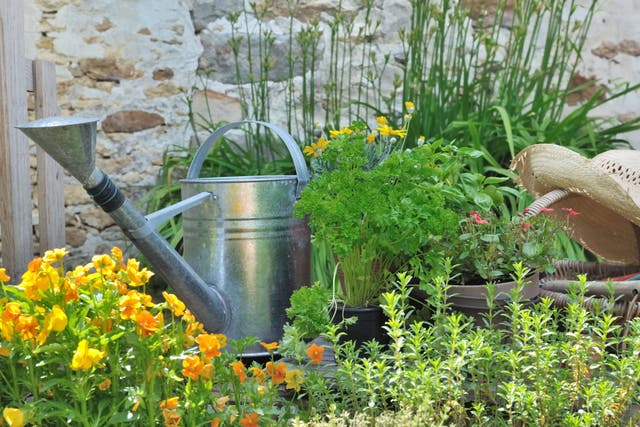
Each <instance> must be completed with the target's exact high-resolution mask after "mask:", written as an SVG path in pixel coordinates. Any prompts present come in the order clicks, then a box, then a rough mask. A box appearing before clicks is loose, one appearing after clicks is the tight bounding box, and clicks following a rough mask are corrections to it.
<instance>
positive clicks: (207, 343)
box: [196, 334, 227, 359]
mask: <svg viewBox="0 0 640 427" xmlns="http://www.w3.org/2000/svg"><path fill="white" fill-rule="evenodd" d="M196 342H197V343H198V345H199V348H200V352H201V353H202V354H203V355H204V356H205V357H206V358H208V359H211V358H213V357H218V356H220V354H222V353H220V349H221V348H222V347H224V346H225V345H226V344H227V337H225V336H224V335H222V334H200V335H198V336H197V337H196Z"/></svg>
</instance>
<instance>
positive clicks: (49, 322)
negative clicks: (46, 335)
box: [44, 305, 68, 332]
mask: <svg viewBox="0 0 640 427" xmlns="http://www.w3.org/2000/svg"><path fill="white" fill-rule="evenodd" d="M67 323H68V319H67V315H66V314H65V313H64V311H63V310H62V309H61V308H60V306H59V305H54V306H53V308H52V309H51V312H50V313H49V314H47V316H46V317H45V318H44V328H45V329H47V330H49V331H54V332H61V331H64V328H66V327H67Z"/></svg>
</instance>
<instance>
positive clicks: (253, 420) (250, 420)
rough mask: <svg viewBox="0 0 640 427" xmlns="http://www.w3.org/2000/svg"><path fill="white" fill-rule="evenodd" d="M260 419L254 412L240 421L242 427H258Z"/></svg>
mask: <svg viewBox="0 0 640 427" xmlns="http://www.w3.org/2000/svg"><path fill="white" fill-rule="evenodd" d="M258 419H259V416H258V414H257V413H256V412H252V413H250V414H248V413H247V414H244V416H243V417H242V418H241V419H240V426H241V427H258Z"/></svg>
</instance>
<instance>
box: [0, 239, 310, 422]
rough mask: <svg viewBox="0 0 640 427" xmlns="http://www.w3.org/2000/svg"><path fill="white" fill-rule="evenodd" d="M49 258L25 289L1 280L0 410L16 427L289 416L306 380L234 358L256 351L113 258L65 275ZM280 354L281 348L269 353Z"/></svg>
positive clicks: (60, 257) (279, 366) (37, 263)
mask: <svg viewBox="0 0 640 427" xmlns="http://www.w3.org/2000/svg"><path fill="white" fill-rule="evenodd" d="M66 253H67V252H66V250H64V249H55V250H52V251H48V252H46V253H45V254H44V256H43V257H42V258H36V259H34V260H33V261H31V263H30V264H29V266H28V270H27V271H26V272H25V273H24V275H23V276H22V280H21V281H20V283H19V284H18V285H17V286H12V285H8V284H7V282H9V280H10V278H9V277H7V275H6V273H5V270H4V269H0V281H2V285H1V292H2V298H1V299H0V408H2V416H3V419H4V421H5V422H7V423H8V424H9V425H11V426H24V425H39V426H59V425H67V424H71V425H79V426H89V425H91V426H97V425H100V426H102V425H139V426H152V425H163V426H201V425H212V426H224V425H238V423H239V424H240V425H241V426H244V427H247V426H257V425H258V424H260V425H263V424H269V423H276V422H279V421H276V420H286V419H287V418H288V417H289V416H290V412H291V406H292V402H291V400H287V399H283V398H282V397H281V396H280V395H279V393H278V391H279V389H280V388H283V389H289V391H291V392H292V393H293V395H292V397H291V399H292V400H295V399H297V398H298V396H299V392H300V387H301V384H303V382H304V376H303V375H302V371H301V370H299V369H293V368H290V367H288V366H287V365H286V364H285V363H282V362H278V363H276V362H275V361H273V360H272V361H271V362H270V363H267V364H266V366H262V365H258V364H257V363H255V362H254V363H252V364H251V365H245V364H244V361H242V360H241V359H239V358H238V357H237V356H238V355H239V354H242V352H243V350H244V348H246V347H247V346H248V345H252V344H254V343H255V341H256V340H255V339H253V338H247V339H244V340H239V341H237V342H231V343H227V339H226V337H225V336H224V335H222V334H214V333H207V332H206V331H204V329H203V325H202V324H201V323H200V322H198V320H197V319H195V318H194V316H193V314H192V313H191V312H190V311H189V309H188V307H185V305H184V303H182V301H180V299H179V298H177V297H176V296H175V295H173V294H171V293H167V292H163V294H162V300H161V301H153V300H152V298H151V296H150V295H147V294H146V293H145V287H146V286H147V282H148V280H149V278H150V277H151V276H152V274H153V273H151V272H150V271H148V270H147V269H145V268H140V267H139V263H138V261H136V260H135V259H128V260H125V259H124V258H123V255H122V252H121V251H120V250H119V249H118V248H114V249H113V250H112V251H111V254H110V255H96V256H94V257H93V259H92V262H90V263H88V264H86V265H82V266H77V267H76V268H74V269H72V270H70V271H65V270H64V268H63V262H64V257H65V255H66ZM263 346H265V348H266V349H267V350H268V351H270V352H273V351H274V350H275V349H276V348H277V343H263Z"/></svg>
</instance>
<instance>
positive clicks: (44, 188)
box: [32, 60, 65, 254]
mask: <svg viewBox="0 0 640 427" xmlns="http://www.w3.org/2000/svg"><path fill="white" fill-rule="evenodd" d="M32 80H33V86H34V87H33V89H34V90H33V91H34V93H35V103H36V117H37V118H39V119H40V118H43V117H49V116H55V115H58V114H59V110H58V104H57V92H56V69H55V65H54V64H53V63H51V62H48V61H41V60H36V61H33V79H32ZM37 162H38V182H37V194H38V217H39V222H40V254H43V253H44V252H45V251H46V250H47V249H54V248H62V247H64V246H65V239H64V184H63V178H64V171H63V169H62V166H60V165H59V164H58V163H57V162H56V161H55V160H53V159H52V158H51V157H50V156H49V155H48V154H47V153H45V151H44V150H42V149H41V148H40V147H38V148H37Z"/></svg>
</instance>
